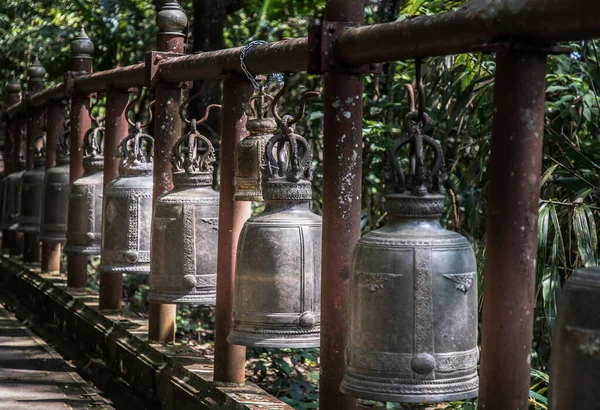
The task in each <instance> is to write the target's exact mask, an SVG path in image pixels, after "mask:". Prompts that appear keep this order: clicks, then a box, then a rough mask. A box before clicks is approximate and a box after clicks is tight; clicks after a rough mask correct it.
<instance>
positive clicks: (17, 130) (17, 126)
mask: <svg viewBox="0 0 600 410" xmlns="http://www.w3.org/2000/svg"><path fill="white" fill-rule="evenodd" d="M13 124H14V125H13V126H14V134H13V152H12V163H13V169H14V171H15V172H18V171H22V170H23V168H24V165H25V164H24V163H23V161H22V159H21V153H22V145H23V128H24V126H25V125H26V121H25V116H24V115H23V114H22V113H18V114H17V115H15V118H14V122H13ZM17 206H18V205H17ZM11 232H12V235H11V242H12V246H11V248H10V254H11V255H14V256H23V246H24V245H23V232H19V231H17V230H16V229H15V230H12V231H11Z"/></svg>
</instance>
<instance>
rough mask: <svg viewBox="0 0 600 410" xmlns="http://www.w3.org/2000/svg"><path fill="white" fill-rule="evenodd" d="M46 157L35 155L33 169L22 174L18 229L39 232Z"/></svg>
mask: <svg viewBox="0 0 600 410" xmlns="http://www.w3.org/2000/svg"><path fill="white" fill-rule="evenodd" d="M44 163H45V158H44V157H43V156H42V157H35V158H34V164H33V168H32V169H28V170H27V171H25V172H24V173H23V175H22V176H21V187H20V191H21V192H20V195H19V226H18V227H17V230H18V231H21V232H31V233H39V232H40V227H41V218H42V184H43V182H44V175H45V173H46V169H45V168H44Z"/></svg>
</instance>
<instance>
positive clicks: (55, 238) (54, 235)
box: [39, 230, 67, 243]
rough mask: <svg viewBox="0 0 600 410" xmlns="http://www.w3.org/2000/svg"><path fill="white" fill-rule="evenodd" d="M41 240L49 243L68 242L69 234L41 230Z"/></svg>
mask: <svg viewBox="0 0 600 410" xmlns="http://www.w3.org/2000/svg"><path fill="white" fill-rule="evenodd" d="M39 238H40V241H42V242H48V243H66V242H67V236H66V233H62V234H61V233H58V232H45V231H43V230H40V236H39Z"/></svg>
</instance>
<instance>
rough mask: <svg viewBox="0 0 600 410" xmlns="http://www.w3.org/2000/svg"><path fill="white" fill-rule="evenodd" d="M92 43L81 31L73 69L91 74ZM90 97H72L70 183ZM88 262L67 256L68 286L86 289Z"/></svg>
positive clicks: (77, 170) (77, 167)
mask: <svg viewBox="0 0 600 410" xmlns="http://www.w3.org/2000/svg"><path fill="white" fill-rule="evenodd" d="M93 52H94V43H92V42H91V41H90V39H89V37H88V36H87V34H85V30H84V29H83V28H82V29H81V32H80V33H79V35H78V36H77V37H75V39H74V40H73V41H72V42H71V69H72V71H73V72H78V73H91V72H92V53H93ZM89 111H90V96H89V95H88V94H82V93H78V92H74V93H73V95H72V96H71V130H70V133H69V149H70V154H69V155H70V156H69V160H70V163H69V181H70V182H71V183H73V181H74V180H76V179H77V178H79V177H81V176H82V175H83V137H84V135H85V133H86V131H87V130H88V129H89V128H90V126H91V119H90V116H89ZM87 262H88V258H87V256H85V255H73V254H70V255H67V286H68V287H71V288H85V287H86V286H87Z"/></svg>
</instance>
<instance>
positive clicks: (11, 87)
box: [6, 74, 21, 94]
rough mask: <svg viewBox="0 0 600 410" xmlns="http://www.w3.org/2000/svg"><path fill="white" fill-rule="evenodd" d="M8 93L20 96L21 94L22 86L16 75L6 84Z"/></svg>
mask: <svg viewBox="0 0 600 410" xmlns="http://www.w3.org/2000/svg"><path fill="white" fill-rule="evenodd" d="M6 91H7V92H8V93H10V94H19V93H20V92H21V84H20V83H19V82H18V81H17V79H16V78H15V75H14V74H13V76H12V78H11V79H10V80H9V81H8V83H7V84H6Z"/></svg>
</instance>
